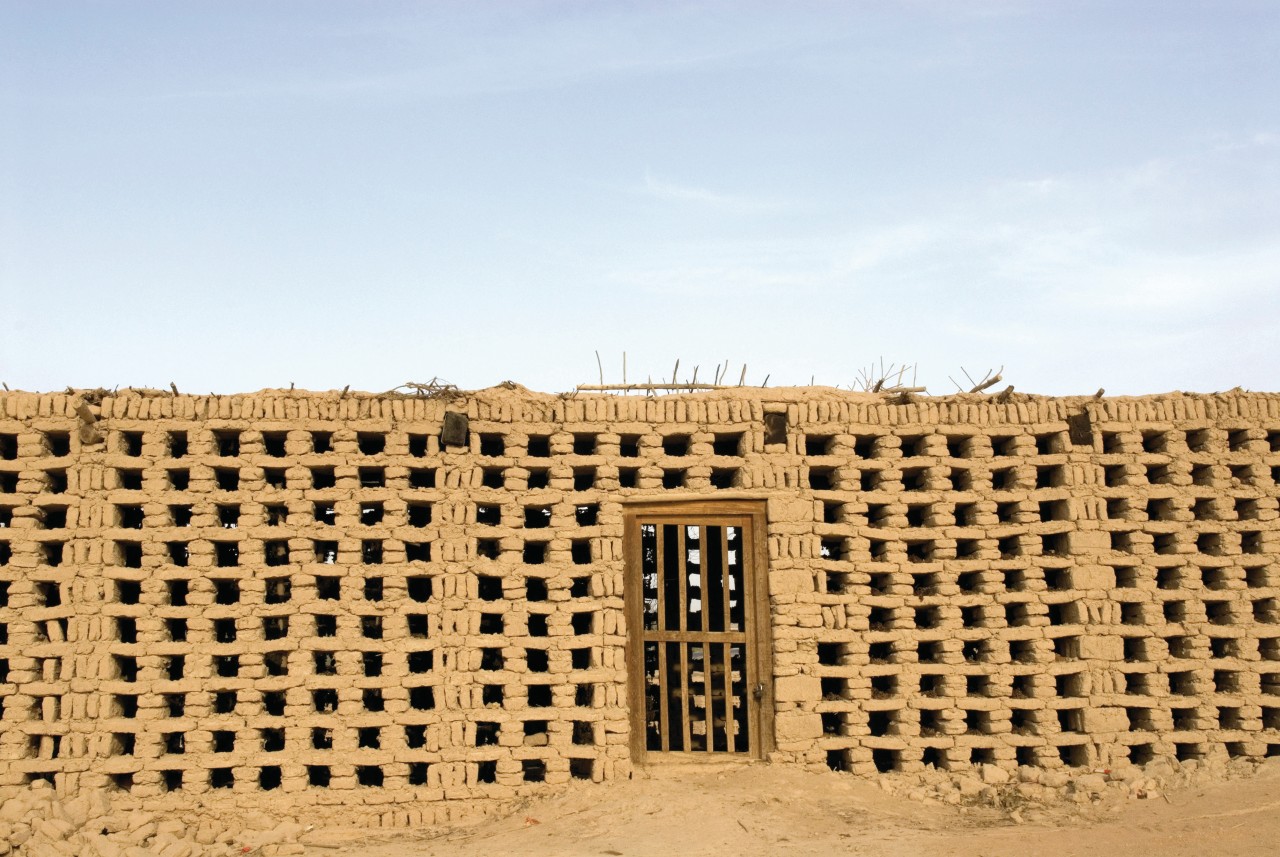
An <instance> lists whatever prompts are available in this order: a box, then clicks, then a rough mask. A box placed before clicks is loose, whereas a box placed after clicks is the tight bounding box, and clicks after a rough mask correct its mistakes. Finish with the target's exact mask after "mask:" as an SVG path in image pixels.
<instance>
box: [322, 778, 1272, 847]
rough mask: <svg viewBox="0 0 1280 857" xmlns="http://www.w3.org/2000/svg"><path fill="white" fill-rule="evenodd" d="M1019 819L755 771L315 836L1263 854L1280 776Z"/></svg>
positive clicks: (530, 843)
mask: <svg viewBox="0 0 1280 857" xmlns="http://www.w3.org/2000/svg"><path fill="white" fill-rule="evenodd" d="M1024 812H1026V814H1027V815H1028V816H1029V819H1030V820H1028V821H1027V822H1025V823H1022V824H1016V823H1013V822H1011V821H1010V820H1009V818H1008V816H1007V814H1005V813H1001V812H997V811H996V810H994V809H989V808H981V807H967V808H965V807H960V808H957V807H949V806H945V805H932V806H929V805H923V804H921V803H917V802H915V801H912V800H910V799H907V798H904V797H894V796H892V795H889V794H887V793H886V792H884V791H883V790H881V789H880V788H879V787H878V786H877V785H876V784H875V783H874V782H868V781H864V780H859V779H856V778H854V777H852V776H849V775H845V774H836V773H824V774H810V773H805V772H803V771H796V770H793V769H787V768H781V767H770V766H767V765H755V766H748V767H740V768H732V769H719V770H703V769H692V770H691V769H688V768H683V769H672V770H661V771H653V772H651V773H649V774H647V775H643V776H637V777H636V778H635V779H632V780H630V781H627V782H621V783H612V784H608V785H599V786H590V785H576V786H573V787H568V788H566V789H565V790H564V791H563V792H562V793H560V794H558V795H555V796H551V797H547V798H542V799H539V800H536V801H532V802H530V803H528V804H526V805H523V806H520V807H519V808H518V809H517V810H516V811H515V812H514V813H512V814H510V815H507V816H505V817H501V818H495V819H490V820H488V821H485V822H482V823H479V824H472V825H468V826H458V827H450V828H439V829H436V830H434V831H431V832H426V831H409V832H399V833H377V834H369V833H368V832H367V831H353V830H325V831H314V832H313V833H311V834H309V835H308V836H307V837H304V840H303V841H304V842H305V843H308V845H307V850H306V855H307V857H321V855H336V854H359V855H362V857H364V855H367V857H420V855H421V857H426V855H431V857H495V855H506V854H512V855H515V854H518V855H522V856H523V857H587V855H591V857H597V855H612V857H646V855H671V854H679V855H685V856H686V857H697V855H722V856H723V857H739V856H740V855H776V854H781V855H786V854H796V855H799V854H824V855H825V854H858V855H865V856H866V857H877V856H878V855H884V857H909V856H910V855H928V857H1006V855H1007V856H1008V857H1012V855H1027V854H1035V855H1042V857H1123V855H1152V857H1182V855H1186V857H1214V855H1223V857H1226V855H1231V857H1250V855H1280V776H1269V777H1266V778H1257V779H1252V780H1234V781H1230V782H1224V783H1219V784H1215V785H1212V786H1208V787H1204V788H1191V789H1188V790H1185V791H1181V792H1174V793H1173V794H1170V795H1168V796H1167V798H1161V799H1152V800H1125V801H1123V802H1121V803H1119V804H1118V805H1116V807H1115V808H1111V809H1108V808H1106V807H1105V806H1087V805H1086V806H1076V805H1067V804H1064V805H1060V806H1058V807H1055V808H1052V809H1049V810H1040V811H1025V810H1024Z"/></svg>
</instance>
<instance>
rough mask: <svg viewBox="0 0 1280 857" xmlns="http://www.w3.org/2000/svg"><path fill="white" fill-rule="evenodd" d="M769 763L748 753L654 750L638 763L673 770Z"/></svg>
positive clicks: (643, 766) (643, 767)
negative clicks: (664, 751) (662, 751)
mask: <svg viewBox="0 0 1280 857" xmlns="http://www.w3.org/2000/svg"><path fill="white" fill-rule="evenodd" d="M759 764H767V763H766V762H765V761H764V760H763V759H755V758H752V757H751V756H750V755H749V754H747V753H699V752H696V751H695V752H691V753H682V752H678V751H676V752H666V753H661V752H653V753H648V754H646V755H645V757H644V761H643V762H640V763H639V764H637V766H636V767H637V768H639V769H641V770H671V769H673V768H697V769H699V770H706V769H708V768H743V767H746V766H747V765H759Z"/></svg>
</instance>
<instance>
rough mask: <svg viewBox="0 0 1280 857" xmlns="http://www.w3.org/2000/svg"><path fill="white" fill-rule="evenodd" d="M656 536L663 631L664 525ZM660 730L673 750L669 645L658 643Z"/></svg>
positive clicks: (665, 747)
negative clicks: (668, 665)
mask: <svg viewBox="0 0 1280 857" xmlns="http://www.w3.org/2000/svg"><path fill="white" fill-rule="evenodd" d="M653 528H654V532H655V535H656V536H657V550H656V551H655V552H654V560H655V564H656V566H657V573H658V576H657V578H656V580H657V581H658V623H657V625H658V627H657V630H662V629H663V627H664V623H665V622H666V621H667V611H666V603H667V601H666V594H665V590H666V581H665V580H664V579H663V565H664V563H665V561H666V547H665V545H666V534H665V532H664V530H665V529H666V528H665V527H664V526H663V525H662V524H660V523H655V524H654V525H653ZM657 645H658V728H659V729H660V730H661V732H662V749H663V750H670V749H671V716H670V714H669V713H668V709H669V702H670V699H669V697H668V695H667V688H668V683H667V644H666V643H658V644H657Z"/></svg>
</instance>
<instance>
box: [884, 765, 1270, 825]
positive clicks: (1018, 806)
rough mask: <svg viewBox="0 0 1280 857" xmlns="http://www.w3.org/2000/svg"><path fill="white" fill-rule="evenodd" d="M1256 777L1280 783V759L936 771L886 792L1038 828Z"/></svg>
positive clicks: (892, 784)
mask: <svg viewBox="0 0 1280 857" xmlns="http://www.w3.org/2000/svg"><path fill="white" fill-rule="evenodd" d="M1252 776H1267V777H1280V757H1272V758H1269V759H1265V760H1263V761H1262V762H1253V761H1250V760H1248V759H1231V760H1227V759H1218V758H1214V759H1210V760H1205V761H1199V760H1187V761H1185V762H1179V761H1176V760H1173V759H1164V758H1161V759H1156V760H1154V761H1152V762H1149V763H1148V764H1146V765H1145V766H1139V765H1133V764H1127V763H1122V764H1119V765H1115V766H1112V767H1107V768H1067V769H1058V770H1050V769H1044V768H1033V767H1020V768H1018V769H1017V770H1016V771H1009V770H1006V769H1004V768H1000V767H997V766H995V765H980V766H978V767H976V768H972V769H970V770H966V771H946V770H942V769H940V768H934V767H929V768H925V770H923V771H921V772H919V773H899V774H885V775H882V776H881V778H880V781H879V782H880V787H881V788H882V789H884V790H885V791H886V792H889V793H890V794H893V795H897V796H901V797H905V798H909V799H911V800H916V801H920V802H922V803H925V804H931V805H936V804H948V805H951V806H956V807H960V808H961V810H962V811H963V810H965V809H967V808H983V809H989V810H997V811H999V812H1000V813H1002V814H1003V815H1005V816H1006V817H1007V818H1008V819H1009V820H1011V821H1014V822H1017V823H1021V822H1024V821H1035V820H1038V818H1039V817H1040V816H1042V815H1044V813H1045V811H1049V810H1053V809H1055V808H1061V807H1064V806H1077V807H1081V806H1083V807H1090V808H1095V809H1098V810H1100V811H1102V812H1107V811H1118V810H1120V809H1122V808H1123V807H1124V805H1125V804H1126V803H1127V802H1128V801H1130V800H1152V799H1159V798H1166V797H1167V795H1168V794H1169V793H1171V792H1176V791H1181V790H1183V789H1187V788H1192V787H1196V786H1204V785H1209V784H1211V783H1214V782H1221V781H1223V780H1235V779H1242V778H1246V777H1252Z"/></svg>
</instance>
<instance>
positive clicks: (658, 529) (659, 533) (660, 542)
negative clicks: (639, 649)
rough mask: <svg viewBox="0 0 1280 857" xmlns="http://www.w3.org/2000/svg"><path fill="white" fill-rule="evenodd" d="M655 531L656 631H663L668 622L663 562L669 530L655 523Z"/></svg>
mask: <svg viewBox="0 0 1280 857" xmlns="http://www.w3.org/2000/svg"><path fill="white" fill-rule="evenodd" d="M653 529H654V533H655V535H656V537H657V548H656V551H655V553H654V559H655V562H656V564H657V569H656V571H657V575H658V576H657V577H656V578H654V579H655V580H656V581H657V582H658V622H657V627H656V628H655V630H658V631H662V630H664V629H665V628H666V621H667V591H666V581H665V580H664V579H663V577H664V576H663V571H662V569H663V562H664V560H665V558H666V557H665V553H666V548H665V547H664V545H665V544H666V540H667V536H666V529H667V528H666V527H664V526H663V525H662V524H661V523H655V524H654V525H653Z"/></svg>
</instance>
